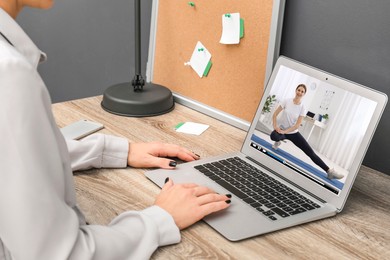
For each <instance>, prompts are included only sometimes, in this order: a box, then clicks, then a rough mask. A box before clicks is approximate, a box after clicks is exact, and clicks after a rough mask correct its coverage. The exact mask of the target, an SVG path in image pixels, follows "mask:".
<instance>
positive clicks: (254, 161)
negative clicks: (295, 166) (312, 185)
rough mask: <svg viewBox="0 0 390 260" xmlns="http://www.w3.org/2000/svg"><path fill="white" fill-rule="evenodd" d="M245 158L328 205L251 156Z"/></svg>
mask: <svg viewBox="0 0 390 260" xmlns="http://www.w3.org/2000/svg"><path fill="white" fill-rule="evenodd" d="M245 158H247V159H248V160H250V161H251V162H253V163H255V164H257V165H259V166H260V167H262V168H264V169H266V170H267V171H269V172H272V173H273V174H275V175H276V176H278V177H279V178H281V179H283V180H284V181H286V182H288V183H289V184H291V185H293V186H294V187H296V188H297V189H299V190H301V191H303V192H304V193H307V194H309V195H310V196H311V197H313V198H315V199H317V200H318V201H321V202H322V203H326V201H324V200H323V199H321V198H319V197H318V196H316V195H314V194H313V193H311V192H309V191H308V190H306V189H303V188H302V187H299V186H298V185H297V184H295V183H293V182H292V181H290V180H289V179H287V178H285V177H283V176H282V175H280V174H279V173H277V172H275V171H274V170H271V169H270V168H268V167H267V166H265V165H263V164H261V163H259V162H258V161H256V160H255V159H252V158H251V157H249V156H246V157H245Z"/></svg>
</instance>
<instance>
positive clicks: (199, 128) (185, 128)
mask: <svg viewBox="0 0 390 260" xmlns="http://www.w3.org/2000/svg"><path fill="white" fill-rule="evenodd" d="M207 128H209V125H205V124H200V123H194V122H185V123H179V124H178V125H176V126H175V129H176V132H179V133H186V134H193V135H201V134H202V133H203V132H204V131H206V130H207Z"/></svg>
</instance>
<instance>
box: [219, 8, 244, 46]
mask: <svg viewBox="0 0 390 260" xmlns="http://www.w3.org/2000/svg"><path fill="white" fill-rule="evenodd" d="M219 42H220V43H222V44H238V43H240V13H232V14H223V15H222V36H221V40H220V41H219Z"/></svg>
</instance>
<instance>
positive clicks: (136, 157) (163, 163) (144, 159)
mask: <svg viewBox="0 0 390 260" xmlns="http://www.w3.org/2000/svg"><path fill="white" fill-rule="evenodd" d="M129 145H130V147H129V155H128V158H127V164H128V165H130V166H132V167H138V168H151V167H158V168H165V169H173V168H175V166H176V162H174V161H172V159H169V158H161V157H177V158H179V159H181V160H183V161H187V162H190V161H193V160H198V159H199V156H198V155H196V154H194V153H193V152H191V151H189V150H188V149H185V148H183V147H181V146H178V145H174V144H165V143H157V142H154V143H131V144H129ZM172 162H173V163H172Z"/></svg>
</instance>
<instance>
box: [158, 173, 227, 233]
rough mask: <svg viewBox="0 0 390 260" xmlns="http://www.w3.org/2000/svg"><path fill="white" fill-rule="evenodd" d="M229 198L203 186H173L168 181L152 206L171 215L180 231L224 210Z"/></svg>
mask: <svg viewBox="0 0 390 260" xmlns="http://www.w3.org/2000/svg"><path fill="white" fill-rule="evenodd" d="M230 198H231V195H220V194H217V193H215V192H214V191H212V190H211V189H209V188H207V187H204V186H198V185H197V184H174V183H173V181H172V180H168V182H166V184H165V185H164V187H163V188H162V190H161V193H160V194H159V195H158V196H157V198H156V201H155V203H154V204H155V205H157V206H159V207H161V208H163V209H164V210H166V211H167V212H168V213H169V214H171V216H172V217H173V219H174V221H175V223H176V225H177V226H178V227H179V229H180V230H182V229H185V228H186V227H189V226H191V225H192V224H194V223H196V222H197V221H199V220H201V219H202V218H204V217H205V216H207V215H209V214H211V213H213V212H217V211H220V210H223V209H226V208H227V207H229V205H230Z"/></svg>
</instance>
